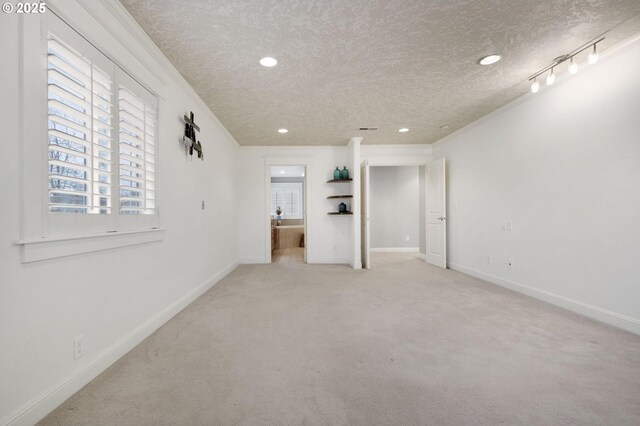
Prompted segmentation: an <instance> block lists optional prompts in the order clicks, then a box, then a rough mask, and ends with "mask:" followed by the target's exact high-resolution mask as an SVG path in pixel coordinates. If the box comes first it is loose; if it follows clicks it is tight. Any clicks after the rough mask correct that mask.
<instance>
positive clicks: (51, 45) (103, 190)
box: [47, 33, 113, 214]
mask: <svg viewBox="0 0 640 426" xmlns="http://www.w3.org/2000/svg"><path fill="white" fill-rule="evenodd" d="M47 83H48V84H47V87H48V101H47V110H48V182H49V185H48V189H49V196H48V199H49V211H50V212H51V213H82V214H109V213H111V208H112V206H111V182H112V155H113V151H112V150H113V79H112V78H111V77H110V76H109V74H108V73H107V72H105V71H103V70H101V69H100V68H99V67H97V66H96V65H95V64H93V63H92V61H91V60H89V59H88V58H86V57H84V56H82V55H81V54H80V53H78V52H76V51H75V50H73V49H72V48H70V47H69V46H67V45H65V44H64V43H62V42H61V41H59V40H57V39H56V38H55V36H53V35H52V34H51V33H49V36H48V43H47Z"/></svg>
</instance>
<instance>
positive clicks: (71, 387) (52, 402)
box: [0, 261, 238, 426]
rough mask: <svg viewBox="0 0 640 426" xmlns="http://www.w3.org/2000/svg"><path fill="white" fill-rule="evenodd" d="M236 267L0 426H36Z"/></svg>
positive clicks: (204, 285)
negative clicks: (34, 425)
mask: <svg viewBox="0 0 640 426" xmlns="http://www.w3.org/2000/svg"><path fill="white" fill-rule="evenodd" d="M237 266H238V262H237V261H236V262H233V263H231V264H230V265H228V266H226V267H225V268H224V269H222V270H221V271H220V272H218V273H217V274H215V275H214V276H213V277H211V278H210V279H208V280H207V281H205V282H204V283H203V284H201V285H199V286H198V287H197V288H195V289H193V290H191V291H190V292H189V293H187V294H186V295H184V296H183V297H182V298H180V299H178V300H176V301H175V302H173V303H172V304H171V305H169V306H167V307H166V308H165V309H163V310H162V311H160V312H159V313H157V314H156V315H154V316H153V317H152V318H150V319H149V320H148V321H147V322H145V323H143V324H141V325H140V326H139V327H137V328H136V329H134V330H133V331H131V332H130V333H129V334H127V335H126V336H124V337H123V338H122V339H120V340H119V341H118V342H116V343H115V344H113V345H112V346H110V347H108V348H107V349H105V350H104V351H102V352H101V353H100V354H98V355H97V356H96V357H95V358H94V359H93V360H92V361H90V362H89V363H88V364H86V365H84V366H83V367H80V368H79V369H77V370H75V371H73V372H72V373H71V374H70V375H69V376H68V377H66V378H65V379H63V380H62V381H60V382H58V383H57V384H55V385H54V386H52V387H51V388H49V389H47V390H45V391H44V392H42V393H40V394H39V395H37V396H35V397H34V398H32V399H30V400H29V401H27V402H26V403H25V404H24V405H22V407H20V408H18V409H17V410H15V411H14V412H12V413H10V414H9V415H8V416H7V417H5V418H4V419H2V420H0V425H3V426H4V425H33V424H35V423H37V422H38V421H40V420H41V419H43V418H44V417H45V416H46V415H47V414H49V413H50V412H51V411H53V410H54V409H56V408H57V407H58V406H59V405H60V404H62V403H63V402H64V401H66V400H67V399H69V398H70V397H71V396H72V395H73V394H74V393H76V392H77V391H79V390H80V389H82V387H84V386H85V385H86V384H87V383H89V382H90V381H91V380H93V379H95V378H96V377H98V375H100V374H101V373H102V372H103V371H105V370H106V369H107V368H108V367H110V366H111V365H113V364H114V363H115V362H116V361H117V360H119V359H120V358H121V357H122V356H124V355H125V354H126V353H127V352H129V351H130V350H131V349H133V348H134V347H136V346H137V345H138V344H139V343H140V342H142V341H143V340H144V339H146V338H147V337H149V336H150V335H151V334H152V333H153V332H154V331H156V330H157V329H158V328H160V327H161V326H162V325H163V324H165V323H166V322H167V321H169V320H170V319H171V318H173V317H174V316H175V315H176V314H178V313H179V312H180V311H182V310H183V309H184V308H186V307H187V306H188V305H189V304H191V303H192V302H193V301H194V300H196V299H197V298H198V297H200V296H201V295H202V294H203V293H204V292H206V291H207V290H209V289H210V288H211V287H213V286H214V285H215V284H216V283H218V281H220V280H221V279H223V278H224V277H226V276H227V275H228V274H229V273H231V272H232V271H233V270H234V269H236V267H237Z"/></svg>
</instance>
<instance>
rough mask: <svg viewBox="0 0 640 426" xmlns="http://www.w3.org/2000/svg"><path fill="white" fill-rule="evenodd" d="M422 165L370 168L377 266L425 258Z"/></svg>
mask: <svg viewBox="0 0 640 426" xmlns="http://www.w3.org/2000/svg"><path fill="white" fill-rule="evenodd" d="M419 169H420V168H419V167H418V166H372V167H370V169H369V226H370V228H371V229H370V231H369V236H370V240H369V241H370V243H369V250H370V252H371V255H370V259H371V260H370V263H371V266H372V267H374V268H375V267H376V266H378V265H381V264H385V263H396V262H402V261H406V260H411V259H418V258H423V256H421V255H420V253H421V246H422V247H424V245H425V238H424V227H423V226H421V224H422V223H423V221H422V220H421V219H420V216H421V214H422V216H423V217H424V195H422V196H421V194H420V187H421V182H420V170H419ZM421 207H422V209H421ZM421 231H422V232H421ZM421 236H422V237H421ZM422 253H423V254H424V253H425V251H424V249H423V250H422Z"/></svg>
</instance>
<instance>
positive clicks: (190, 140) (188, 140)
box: [182, 111, 204, 161]
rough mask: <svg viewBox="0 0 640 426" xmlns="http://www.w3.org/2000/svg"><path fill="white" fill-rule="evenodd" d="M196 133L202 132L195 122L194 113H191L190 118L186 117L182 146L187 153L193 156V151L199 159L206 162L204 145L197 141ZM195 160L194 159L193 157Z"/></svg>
mask: <svg viewBox="0 0 640 426" xmlns="http://www.w3.org/2000/svg"><path fill="white" fill-rule="evenodd" d="M196 131H198V132H199V131H200V127H198V125H197V124H196V122H195V119H194V114H193V111H190V112H189V117H187V116H186V115H185V116H184V136H183V137H182V144H183V145H184V149H185V152H186V153H187V154H189V155H191V156H193V151H195V152H196V153H197V155H198V158H199V159H201V160H203V161H204V152H202V144H201V143H200V141H198V140H197V137H196ZM191 158H193V157H191Z"/></svg>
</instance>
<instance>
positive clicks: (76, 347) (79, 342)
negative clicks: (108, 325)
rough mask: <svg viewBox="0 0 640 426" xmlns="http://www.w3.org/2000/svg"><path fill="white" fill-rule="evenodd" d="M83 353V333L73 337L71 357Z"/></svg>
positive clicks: (77, 356)
mask: <svg viewBox="0 0 640 426" xmlns="http://www.w3.org/2000/svg"><path fill="white" fill-rule="evenodd" d="M83 355H84V335H81V336H78V337H76V338H75V339H73V357H74V358H75V359H78V358H80V357H82V356H83Z"/></svg>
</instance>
